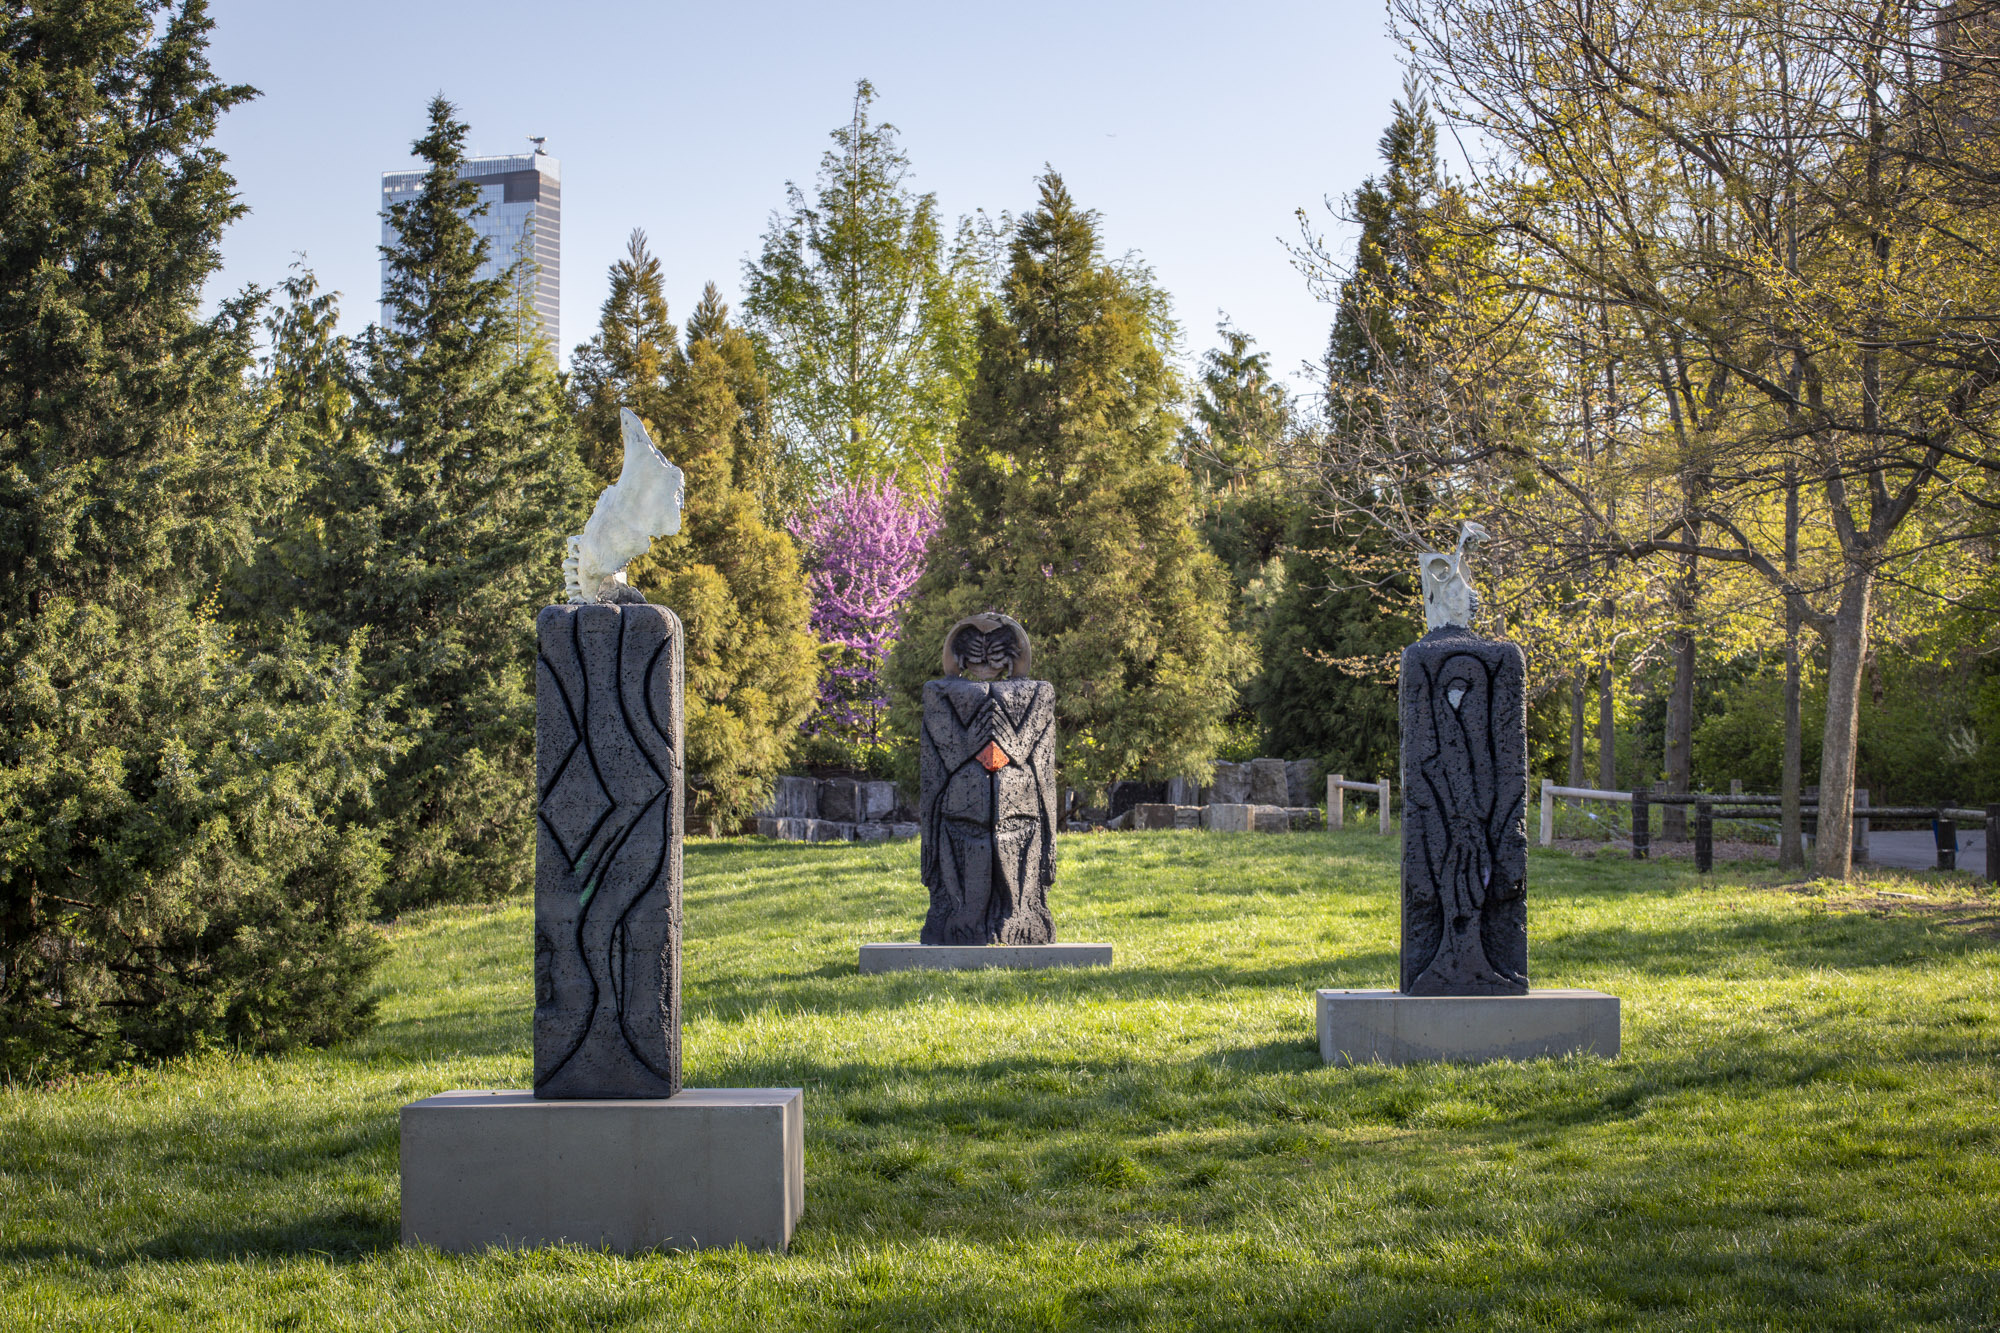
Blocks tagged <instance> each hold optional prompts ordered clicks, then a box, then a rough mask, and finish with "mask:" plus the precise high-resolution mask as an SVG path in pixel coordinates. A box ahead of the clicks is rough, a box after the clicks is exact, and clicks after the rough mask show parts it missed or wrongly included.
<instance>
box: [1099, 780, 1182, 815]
mask: <svg viewBox="0 0 2000 1333" xmlns="http://www.w3.org/2000/svg"><path fill="white" fill-rule="evenodd" d="M1105 797H1106V799H1107V800H1108V801H1109V802H1110V806H1111V814H1112V817H1113V818H1116V817H1117V816H1119V815H1122V814H1124V813H1125V812H1126V811H1127V810H1130V809H1132V808H1133V807H1135V806H1139V805H1157V804H1159V803H1160V802H1162V801H1165V800H1166V799H1167V784H1166V783H1164V782H1114V783H1112V784H1111V786H1110V787H1108V788H1107V789H1106V790H1105Z"/></svg>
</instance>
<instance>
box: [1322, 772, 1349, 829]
mask: <svg viewBox="0 0 2000 1333" xmlns="http://www.w3.org/2000/svg"><path fill="white" fill-rule="evenodd" d="M1346 776H1347V775H1346V774H1344V773H1329V774H1327V775H1326V826H1327V827H1328V828H1330V829H1340V828H1346V827H1347V788H1345V787H1343V786H1341V785H1340V784H1341V783H1342V782H1344V781H1345V780H1346Z"/></svg>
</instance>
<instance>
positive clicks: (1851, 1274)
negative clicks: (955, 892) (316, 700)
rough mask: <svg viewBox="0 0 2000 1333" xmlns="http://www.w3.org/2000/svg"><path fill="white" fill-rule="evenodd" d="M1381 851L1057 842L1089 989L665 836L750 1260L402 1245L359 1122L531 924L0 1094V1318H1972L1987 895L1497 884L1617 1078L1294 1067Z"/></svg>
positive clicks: (527, 1321)
mask: <svg viewBox="0 0 2000 1333" xmlns="http://www.w3.org/2000/svg"><path fill="white" fill-rule="evenodd" d="M1393 856H1394V852H1393V845H1392V844H1391V842H1390V841H1389V840H1386V839H1382V838H1380V837H1377V836H1374V835H1371V834H1368V833H1365V832H1347V833H1341V834H1295V835H1291V836H1282V837H1280V836H1268V835H1244V834H1202V833H1150V834H1108V835H1101V836H1093V837H1075V838H1070V839H1067V840H1065V842H1064V843H1063V848H1062V863H1061V878H1060V880H1059V882H1058V883H1057V885H1056V887H1055V890H1054V892H1053V894H1052V895H1051V896H1052V906H1053V908H1054V910H1055V913H1056V921H1057V926H1058V928H1059V930H1060V932H1061V937H1062V938H1064V939H1071V940H1110V941H1113V942H1115V943H1116V945H1117V947H1118V956H1117V964H1116V966H1115V967H1113V968H1110V969H1093V970H1089V971H1075V972H1051V973H1043V974H1035V973H1001V972H988V973H959V974H936V973H933V974H923V973H904V974H895V975H888V976H872V977H861V976H858V975H857V974H856V972H855V946H856V945H857V944H859V943H861V942H862V941H867V940H897V939H914V938H915V936H916V930H917V926H918V923H919V921H920V920H921V917H922V909H923V905H924V894H923V890H922V888H921V887H920V886H919V885H918V884H917V880H916V863H917V849H916V847H915V845H914V844H904V845H898V846H877V847H856V846H843V845H817V846H806V845H799V844H774V843H759V842H755V841H751V842H741V843H720V842H696V843H692V844H690V846H689V849H688V858H687V865H688V884H687V930H688V939H687V942H686V956H685V961H686V976H685V982H684V995H685V1003H686V1012H687V1027H686V1043H687V1044H686V1051H687V1056H686V1069H687V1079H688V1083H689V1084H690V1085H691V1086H724V1087H729V1086H735V1087H758V1086H772V1085H787V1086H803V1087H804V1088H805V1089H806V1215H805V1220H804V1223H803V1225H802V1227H801V1229H800V1231H799V1234H798V1238H797V1241H796V1243H795V1244H794V1246H793V1248H792V1251H791V1253H790V1254H789V1255H785V1256H771V1255H752V1254H747V1253H743V1252H711V1253H701V1254H693V1255H674V1254H667V1255H648V1256H644V1257H640V1258H635V1259H624V1258H619V1257H616V1256H613V1255H607V1254H602V1253H597V1252H589V1251H581V1250H544V1251H536V1252H516V1253H491V1254H487V1255H483V1256H478V1257H464V1258H461V1257H453V1256H445V1255H440V1254H437V1253H435V1252H430V1251H422V1250H419V1251H409V1250H403V1249H401V1248H399V1247H398V1245H397V1182H396V1149H397V1137H396V1109H397V1107H399V1106H400V1105H402V1104H403V1103H405V1102H409V1101H413V1100H415V1099H417V1098H420V1097H424V1096H428V1095H430V1094H431V1093H435V1092H440V1091H444V1090H446V1089H450V1088H485V1087H525V1086H527V1082H528V1078H529V1066H530V1054H529V1050H530V1035H529V1031H530V1029H529V1007H530V1000H531V992H530V984H529V966H530V949H529V925H530V915H531V913H530V908H529V905H528V904H527V903H526V902H525V901H511V902H507V903H502V904H498V905H495V906H492V907H485V908H461V909H448V910H436V911H430V912H425V913H420V914H416V915H413V916H410V917H407V918H405V919H404V920H403V921H401V922H400V923H398V924H397V925H396V926H394V927H393V928H392V929H391V936H392V939H393V944H394V956H393V958H392V959H391V961H390V963H389V964H388V965H387V967H386V968H385V969H384V971H383V973H382V974H381V983H380V988H381V996H382V1020H383V1021H382V1024H381V1026H380V1027H379V1028H378V1029H377V1030H376V1031H375V1032H374V1033H373V1034H372V1035H371V1036H369V1037H368V1038H366V1039H365V1040H361V1041H357V1042H354V1043H351V1044H348V1045H344V1046H341V1047H338V1048H335V1049H333V1050H328V1051H317V1052H308V1053H304V1054H298V1055H293V1056H288V1057H285V1058H282V1059H261V1058H243V1057H237V1056H231V1055H227V1054H215V1055H210V1056H205V1057H202V1058H199V1059H193V1060H189V1061H186V1062H183V1063H179V1064H175V1065H172V1066H169V1067H166V1068H159V1069H151V1070H141V1071H136V1072H130V1073H126V1074H122V1075H118V1076H112V1077H103V1078H91V1079H85V1080H80V1081H77V1082H73V1083H69V1084H66V1085H63V1086H60V1087H55V1088H25V1087H22V1088H11V1089H0V1327H4V1328H6V1329H10V1330H11V1329H16V1328H33V1329H43V1328H76V1329H93V1330H94V1329H125V1328H200V1329H203V1330H223V1329H239V1328H301V1329H322V1328H330V1329H361V1330H369V1333H380V1331H382V1330H389V1329H404V1328H465V1329H473V1328H479V1329H515V1328H518V1329H549V1328H659V1329H676V1330H678V1329H703V1330H706V1329H737V1328H740V1329H757V1330H770V1329H794V1328H796V1329H906V1328H908V1329H917V1328H940V1329H995V1330H1010V1331H1014V1330H1035V1329H1067V1328H1079V1329H1081V1328H1132V1329H1139V1328H1145V1329H1178V1328H1185V1329H1214V1328H1245V1329H1249V1328H1258V1329H1265V1328H1311V1329H1346V1328H1353V1329H1378V1328H1411V1329H1437V1328H1441V1327H1452V1328H1505V1329H1512V1328H1598V1327H1606V1328H1612V1327H1618V1328H1622V1327H1641V1328H1686V1329H1708V1328H1718V1327H1731V1328H1799V1329H1834V1328H1886V1327H1894V1328H1899V1329H1904V1328H1953V1329H1990V1328H1994V1327H1996V1325H2000V1068H1996V1057H2000V974H1997V973H1996V971H1995V963H1996V961H2000V898H1995V897H1981V896H1978V894H1979V893H1983V892H1984V890H1983V889H1982V890H1978V891H1975V890H1974V889H1973V888H1972V887H1971V886H1970V881H1969V880H1968V879H1967V878H1965V877H1963V876H1960V877H1957V878H1955V879H1954V878H1949V877H1940V876H1937V875H1922V876H1911V877H1907V878H1903V879H1898V880H1895V881H1893V882H1890V881H1880V882H1878V883H1877V884H1875V885H1872V886H1870V889H1868V890H1856V889H1854V888H1851V887H1841V888H1830V887H1829V888H1826V889H1824V890H1823V891H1821V890H1815V889H1813V888H1812V887H1811V886H1793V887H1791V888H1786V887H1783V886H1781V885H1780V884H1779V883H1778V882H1777V878H1776V876H1775V873H1774V872H1771V871H1768V870H1767V871H1760V872H1752V871H1749V870H1740V871H1732V870H1731V869H1729V868H1727V867H1725V868H1724V870H1723V872H1722V873H1721V874H1720V875H1719V876H1716V877H1713V878H1710V879H1707V880H1703V879H1699V878H1697V877H1696V876H1695V875H1694V874H1693V872H1692V870H1691V869H1690V868H1689V867H1688V866H1687V865H1686V864H1685V863H1682V864H1679V865H1673V864H1660V863H1647V864H1635V863H1634V862H1631V861H1629V860H1616V859H1610V858H1608V857H1607V858H1603V859H1597V860H1582V859H1574V858H1572V857H1570V856H1568V855H1566V854H1561V853H1542V852H1539V851H1538V852H1536V853H1534V854H1533V856H1532V857H1531V860H1530V863H1529V864H1530V890H1529V894H1530V896H1529V914H1530V915H1529V921H1530V930H1531V941H1530V968H1531V973H1532V975H1533V976H1534V978H1535V982H1536V984H1537V985H1539V986H1588V987H1595V988H1597V989H1601V990H1606V991H1610V992H1612V993H1614V994H1616V995H1619V996H1620V997H1622V998H1623V1000H1624V1013H1625V1050H1624V1054H1623V1055H1622V1056H1620V1057H1619V1058H1617V1059H1615V1060H1598V1059H1577V1060H1568V1061H1536V1062H1530V1063H1519V1064H1501V1065H1488V1066H1484V1067H1477V1068H1466V1067H1424V1068H1411V1069H1399V1070H1390V1069H1380V1068H1367V1069H1328V1068H1325V1067H1322V1066H1321V1064H1320V1062H1319V1054H1318V1048H1317V1045H1316V1043H1315V1039H1314V1034H1313V991H1314V989H1315V988H1316V987H1320V986H1328V985H1333V986H1393V985H1394V984H1395V980H1394V979H1395V949H1396V889H1395V884H1396V879H1395V864H1394V860H1393ZM1877 888H1882V889H1888V890H1890V891H1892V892H1894V893H1898V894H1905V895H1921V896H1919V897H1908V896H1906V897H1876V896H1873V892H1872V890H1874V889H1877ZM1927 899H1928V901H1927Z"/></svg>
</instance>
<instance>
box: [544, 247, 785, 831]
mask: <svg viewBox="0 0 2000 1333" xmlns="http://www.w3.org/2000/svg"><path fill="white" fill-rule="evenodd" d="M577 363H578V366H579V373H578V374H577V376H576V377H575V378H574V379H573V381H572V392H573V393H574V394H575V395H576V400H577V416H578V419H579V420H580V421H581V422H582V423H583V427H584V431H585V434H586V438H587V440H588V444H587V448H589V449H591V450H593V451H594V453H595V455H596V456H598V457H604V458H609V457H611V456H612V451H613V450H615V449H617V448H618V445H617V440H618V438H619V435H618V429H619V428H618V409H619V408H620V407H621V406H630V407H631V408H632V410H633V411H634V412H636V413H637V414H638V415H639V416H640V417H641V418H642V419H644V420H645V421H646V422H647V425H648V428H649V429H650V430H651V431H652V432H653V437H654V440H655V442H656V443H657V444H658V445H659V446H660V449H661V451H662V452H663V453H665V454H666V456H667V457H668V458H671V459H672V460H674V462H675V463H676V464H677V465H678V466H679V467H680V468H681V470H682V472H683V473H684V474H685V476H686V484H687V495H686V505H685V509H684V511H683V514H682V518H681V530H680V531H679V532H678V533H676V534H675V535H673V536H671V537H661V538H659V539H657V540H655V541H654V543H653V549H652V550H651V552H649V553H648V554H647V555H645V556H642V557H641V558H640V559H638V560H636V561H634V562H633V563H632V566H631V571H630V574H629V576H628V577H629V578H630V580H631V582H632V584H633V586H635V587H637V588H639V589H640V590H641V591H642V592H644V593H646V594H647V596H648V597H649V598H650V599H651V600H653V601H656V602H658V603H660V604H661V605H664V606H669V607H672V608H673V610H674V612H675V614H677V615H678V616H679V617H680V620H681V624H682V626H683V628H684V629H685V631H686V634H687V765H688V773H689V775H690V781H691V784H692V785H693V786H694V791H693V793H692V796H693V801H692V804H691V805H690V808H689V820H690V823H698V824H700V825H701V826H704V827H707V828H709V829H710V830H711V831H715V832H734V831H735V830H736V829H737V828H738V827H740V826H741V825H742V823H743V821H744V820H745V819H747V818H748V817H749V816H750V814H751V812H752V811H754V810H755V809H756V806H757V804H758V803H759V802H760V801H762V800H763V799H764V797H765V796H766V795H767V794H768V793H769V791H770V787H771V780H772V779H773V778H774V777H776V776H777V774H778V771H779V770H780V769H781V768H782V767H783V766H784V764H785V762H786V760H787V759H788V758H789V757H790V755H791V749H792V746H793V744H794V742H795V740H796V738H797V735H798V728H799V724H800V723H801V722H803V721H804V720H805V718H806V715H807V713H809V712H810V711H811V710H812V703H813V697H814V691H815V689H816V688H817V686H818V682H819V654H818V651H817V648H816V645H815V642H814V640H813V638H812V635H811V633H810V631H809V629H808V627H807V622H808V618H809V615H810V611H811V606H810V602H809V599H808V596H807V592H806V585H805V576H804V574H803V573H801V571H800V568H799V557H798V550H797V548H796V547H795V546H794V545H793V542H792V539H791V536H790V534H788V533H786V532H784V531H783V530H781V529H778V528H775V527H773V526H771V524H770V523H769V521H768V519H767V511H766V509H765V507H764V506H763V504H762V503H761V501H760V499H759V488H760V487H761V486H763V485H764V484H766V483H767V481H768V478H769V477H770V475H771V472H772V466H771V463H772V455H773V449H772V436H771V429H770V403H769V392H768V390H767V388H766V386H765V381H764V377H763V375H762V373H761V372H760V370H759V369H758V366H757V360H756V352H755V348H754V346H753V345H752V343H751V341H750V339H749V337H748V336H747V335H746V334H745V333H744V332H743V331H742V330H741V329H740V328H738V327H736V326H735V325H734V324H731V323H730V322H729V307H728V306H726V305H724V304H723V302H722V298H721V296H720V295H719V294H718V293H717V292H716V290H715V285H714V284H713V283H711V284H709V286H708V288H707V290H706V291H705V292H703V294H702V299H701V304H700V305H699V306H697V307H696V309H695V312H694V315H693V317H692V318H690V319H689V320H688V326H687V337H686V344H685V346H682V344H681V342H680V340H679V338H678V337H677V335H676V332H675V330H674V328H673V325H672V324H670V323H668V322H667V305H666V299H665V297H664V296H663V295H662V293H661V290H660V279H659V264H658V262H657V261H656V260H654V259H653V257H652V256H651V255H650V254H649V253H647V251H646V246H645V237H644V236H643V235H642V234H638V233H634V236H633V240H632V245H631V248H630V250H629V251H628V253H627V255H626V257H625V258H624V259H623V260H621V261H619V262H618V263H617V264H615V265H613V267H612V271H611V295H610V296H609V297H608V298H607V299H606V301H605V303H604V309H603V313H602V315H601V316H600V319H599V324H598V332H597V335H596V336H595V337H594V338H592V340H591V341H590V343H589V344H587V345H586V346H585V347H583V348H580V349H579V350H578V355H577ZM605 467H606V469H607V475H615V472H616V466H615V465H613V464H606V465H605Z"/></svg>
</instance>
